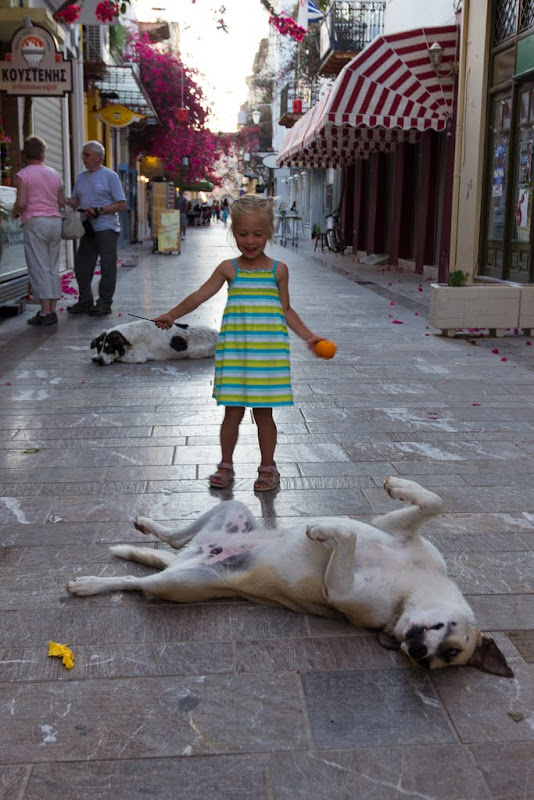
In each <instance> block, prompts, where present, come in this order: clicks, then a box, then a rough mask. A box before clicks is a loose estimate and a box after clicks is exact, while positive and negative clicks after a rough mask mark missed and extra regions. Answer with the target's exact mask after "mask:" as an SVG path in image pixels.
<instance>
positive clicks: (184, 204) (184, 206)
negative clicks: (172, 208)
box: [178, 192, 190, 240]
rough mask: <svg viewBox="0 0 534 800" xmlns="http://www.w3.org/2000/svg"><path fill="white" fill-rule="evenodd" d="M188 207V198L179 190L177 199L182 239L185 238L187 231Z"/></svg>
mask: <svg viewBox="0 0 534 800" xmlns="http://www.w3.org/2000/svg"><path fill="white" fill-rule="evenodd" d="M189 207H190V203H189V199H188V198H187V196H186V195H185V194H184V193H183V192H181V194H180V199H179V201H178V210H179V211H180V234H181V236H182V240H183V239H185V234H186V232H187V214H188V213H189Z"/></svg>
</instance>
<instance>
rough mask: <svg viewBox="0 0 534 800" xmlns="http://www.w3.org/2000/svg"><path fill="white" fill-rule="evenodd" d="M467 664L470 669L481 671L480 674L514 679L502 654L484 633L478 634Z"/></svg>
mask: <svg viewBox="0 0 534 800" xmlns="http://www.w3.org/2000/svg"><path fill="white" fill-rule="evenodd" d="M467 663H468V664H469V665H470V666H472V667H477V669H481V670H482V672H489V673H490V674H491V675H499V676H500V677H501V678H513V677H514V673H513V671H512V670H511V669H510V667H509V666H508V664H507V662H506V658H505V657H504V655H503V653H502V652H501V651H500V650H499V648H498V647H497V645H496V644H495V642H494V640H493V639H492V638H491V636H488V635H487V634H485V633H482V634H480V637H479V640H478V644H477V649H476V650H475V652H474V653H473V655H472V656H471V658H470V659H469V661H468V662H467Z"/></svg>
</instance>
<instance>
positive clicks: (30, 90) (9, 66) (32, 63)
mask: <svg viewBox="0 0 534 800" xmlns="http://www.w3.org/2000/svg"><path fill="white" fill-rule="evenodd" d="M0 91H3V92H7V94H14V95H31V96H32V97H37V96H48V97H58V96H60V97H61V96H63V95H65V94H66V93H68V92H72V63H71V62H70V61H68V60H65V59H64V58H63V54H62V53H60V52H58V51H57V49H56V43H55V40H54V37H53V36H52V34H51V33H49V32H48V31H47V30H46V28H41V27H39V26H37V25H27V26H25V27H24V28H20V29H19V30H18V31H17V32H16V33H15V35H14V36H13V38H12V40H11V52H9V53H6V55H5V60H4V61H0Z"/></svg>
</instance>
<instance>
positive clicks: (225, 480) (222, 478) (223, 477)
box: [209, 461, 234, 489]
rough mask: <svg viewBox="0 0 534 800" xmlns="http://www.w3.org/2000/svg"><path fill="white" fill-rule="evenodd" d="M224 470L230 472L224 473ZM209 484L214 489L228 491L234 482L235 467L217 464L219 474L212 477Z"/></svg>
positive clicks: (216, 473) (222, 463)
mask: <svg viewBox="0 0 534 800" xmlns="http://www.w3.org/2000/svg"><path fill="white" fill-rule="evenodd" d="M223 470H229V471H228V472H223ZM209 482H210V486H211V487H212V488H213V489H228V487H229V486H231V485H232V484H233V482H234V465H233V464H227V463H226V462H224V461H221V463H220V464H217V472H214V473H213V475H210V477H209Z"/></svg>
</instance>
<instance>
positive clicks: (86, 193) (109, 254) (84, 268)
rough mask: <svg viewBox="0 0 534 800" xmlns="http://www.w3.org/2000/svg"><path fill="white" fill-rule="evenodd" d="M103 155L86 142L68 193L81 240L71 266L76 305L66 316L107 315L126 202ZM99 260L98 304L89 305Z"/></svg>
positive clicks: (95, 145)
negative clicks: (79, 215) (79, 213)
mask: <svg viewBox="0 0 534 800" xmlns="http://www.w3.org/2000/svg"><path fill="white" fill-rule="evenodd" d="M105 155H106V151H105V149H104V147H103V146H102V145H101V144H100V142H96V141H90V142H86V143H85V144H84V146H83V150H82V160H83V163H84V166H85V171H84V172H80V174H79V175H78V177H77V178H76V181H75V183H74V188H73V190H72V199H71V205H73V206H74V208H80V209H83V211H84V213H85V222H84V227H85V236H82V238H81V239H80V246H79V248H78V252H77V253H76V259H75V262H74V274H75V276H76V281H77V282H78V289H79V297H78V302H77V303H75V304H74V305H72V306H69V307H68V308H67V311H68V312H69V313H70V314H91V315H93V316H100V315H102V314H111V305H112V303H113V295H114V294H115V284H116V282H117V242H118V239H119V233H120V222H119V214H118V212H119V211H124V210H125V209H126V199H125V197H124V191H123V188H122V184H121V182H120V179H119V176H118V175H117V173H116V172H113V170H112V169H108V167H105V166H104V163H103V162H104V157H105ZM99 256H100V270H101V273H102V275H101V278H100V283H99V285H98V294H99V296H98V300H97V302H96V304H95V305H93V290H92V286H91V283H92V280H93V275H94V272H95V267H96V262H97V259H98V257H99Z"/></svg>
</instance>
